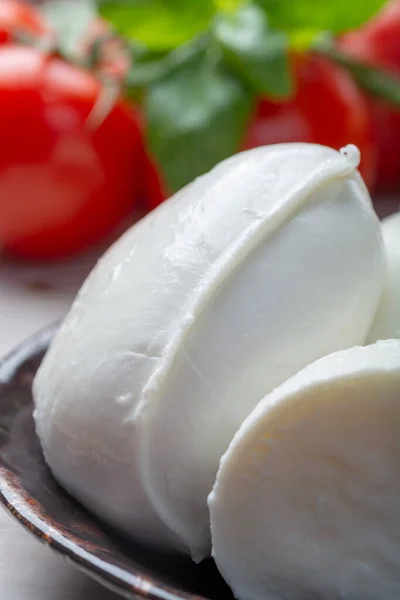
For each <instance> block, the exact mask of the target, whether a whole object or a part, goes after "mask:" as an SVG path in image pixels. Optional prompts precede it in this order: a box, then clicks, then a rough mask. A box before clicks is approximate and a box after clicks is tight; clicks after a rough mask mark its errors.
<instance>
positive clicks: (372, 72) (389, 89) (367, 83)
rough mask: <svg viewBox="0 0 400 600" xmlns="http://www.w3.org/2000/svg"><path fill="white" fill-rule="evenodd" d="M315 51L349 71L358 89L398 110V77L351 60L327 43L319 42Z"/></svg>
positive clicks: (399, 104)
mask: <svg viewBox="0 0 400 600" xmlns="http://www.w3.org/2000/svg"><path fill="white" fill-rule="evenodd" d="M315 50H316V51H317V52H319V53H320V54H323V55H324V56H327V57H329V58H330V59H331V60H333V61H335V62H336V63H338V64H340V65H341V66H342V67H344V68H345V69H347V70H348V71H350V73H351V74H352V76H353V78H354V79H355V80H356V81H357V83H358V84H359V85H360V87H362V88H364V89H365V90H366V91H368V92H369V93H370V94H371V95H373V96H376V97H377V98H382V99H384V100H387V101H388V102H390V103H391V104H393V105H394V106H396V107H398V108H400V77H399V76H398V75H395V74H394V73H390V72H389V71H385V70H382V69H378V68H376V67H372V66H370V65H367V64H365V63H363V62H361V61H359V60H356V59H353V58H351V57H349V56H347V54H345V53H343V52H341V51H340V50H338V49H336V48H335V47H334V45H333V43H331V42H329V41H325V42H321V43H320V44H319V45H318V46H316V48H315Z"/></svg>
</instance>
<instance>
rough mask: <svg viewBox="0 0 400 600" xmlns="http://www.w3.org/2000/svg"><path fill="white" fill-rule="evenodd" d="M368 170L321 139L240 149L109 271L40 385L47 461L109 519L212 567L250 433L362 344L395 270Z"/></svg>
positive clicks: (105, 267) (69, 323)
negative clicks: (300, 375) (213, 515)
mask: <svg viewBox="0 0 400 600" xmlns="http://www.w3.org/2000/svg"><path fill="white" fill-rule="evenodd" d="M358 160H359V157H358V152H357V149H356V148H354V147H351V146H350V147H347V148H346V149H344V151H343V152H341V153H339V152H336V151H334V150H332V149H329V148H325V147H322V146H317V145H311V144H282V145H277V146H269V147H264V148H257V149H255V150H251V151H248V152H245V153H242V154H239V155H236V156H235V157H233V158H231V159H228V160H227V161H225V162H223V163H221V164H220V165H218V166H217V167H216V168H215V169H213V170H212V171H211V172H210V173H208V174H206V175H205V176H203V177H201V178H199V179H198V180H196V181H195V182H193V183H192V184H190V185H189V186H187V187H186V188H185V189H183V190H182V191H181V192H179V193H178V194H176V195H175V196H174V197H173V198H171V199H170V200H169V201H167V202H165V203H164V204H163V205H161V206H160V207H159V208H158V209H157V210H156V211H154V212H153V213H151V214H150V215H148V216H147V217H146V218H145V219H143V220H142V221H141V222H139V223H138V224H137V225H135V226H134V227H133V228H132V229H131V230H129V231H128V232H127V233H126V234H125V235H124V236H123V237H122V238H121V239H120V240H119V241H118V242H117V243H116V244H115V245H114V246H113V247H111V249H110V250H109V251H108V252H107V253H106V254H105V256H104V257H103V258H102V259H101V260H100V262H99V264H98V265H97V267H96V268H95V269H94V271H93V272H92V274H91V275H90V276H89V278H88V279H87V281H86V283H85V284H84V286H83V288H82V290H81V291H80V293H79V294H78V297H77V299H76V301H75V303H74V305H73V307H72V309H71V311H70V313H69V315H68V316H67V318H66V320H65V322H64V324H63V326H62V327H61V330H60V331H59V333H58V335H57V336H56V338H55V340H54V342H53V343H52V345H51V347H50V350H49V352H48V354H47V356H46V357H45V359H44V361H43V364H42V366H41V368H40V370H39V372H38V374H37V377H36V379H35V382H34V398H35V404H36V410H35V419H36V426H37V431H38V434H39V437H40V439H41V442H42V445H43V449H44V452H45V456H46V459H47V461H48V464H49V465H50V467H51V469H52V471H53V473H54V474H55V476H56V478H57V479H58V480H59V481H60V482H61V484H62V485H64V486H65V487H66V489H67V490H68V491H69V492H70V493H71V494H72V495H74V496H75V497H76V498H78V499H79V500H80V501H81V502H82V503H84V504H85V505H86V506H87V507H88V508H89V509H90V510H92V511H93V512H95V513H96V514H97V515H98V516H99V517H100V518H102V519H104V520H106V521H107V522H108V523H109V524H111V525H112V526H114V527H116V528H118V529H120V530H122V531H124V532H125V534H126V535H129V536H131V537H133V538H135V539H138V540H140V541H143V542H145V543H149V544H152V545H155V546H157V547H160V548H163V549H170V550H177V551H183V552H190V553H191V554H192V556H193V558H194V559H195V560H200V559H201V558H203V557H204V556H206V555H208V554H209V552H210V531H209V513H208V508H207V496H208V494H209V492H210V490H211V489H212V486H213V484H214V480H215V475H216V472H217V469H218V464H219V460H220V457H221V456H222V454H223V453H224V452H225V450H226V449H227V447H228V445H229V443H230V441H231V439H232V437H233V435H234V433H235V432H236V430H237V429H238V427H239V426H240V425H241V423H242V421H243V420H244V419H245V418H246V417H247V415H248V414H249V413H250V412H251V411H252V410H253V409H254V407H255V406H256V404H257V403H258V402H259V401H260V399H261V398H263V397H264V396H265V394H267V393H269V392H270V391H271V390H272V389H273V388H274V387H276V386H278V385H280V384H281V383H282V382H284V381H285V380H286V379H287V378H288V377H290V376H291V375H293V374H294V373H296V372H297V371H298V370H299V369H301V368H303V367H304V366H306V365H307V364H309V363H310V362H312V361H314V360H315V359H317V358H319V357H321V356H323V355H325V354H328V353H331V352H333V351H335V350H338V349H342V348H346V347H350V346H354V345H357V344H362V343H364V341H365V338H366V335H367V333H368V330H369V328H370V326H371V322H372V319H373V316H374V314H375V311H376V307H377V305H378V301H379V299H380V296H381V293H382V287H383V281H384V276H385V268H386V267H385V257H384V253H383V246H382V239H381V234H380V227H379V222H378V219H377V217H376V215H375V213H374V211H373V209H372V206H371V202H370V199H369V196H368V193H367V191H366V188H365V186H364V184H363V182H362V180H361V177H360V176H359V174H358V172H357V165H358Z"/></svg>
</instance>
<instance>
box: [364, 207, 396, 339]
mask: <svg viewBox="0 0 400 600" xmlns="http://www.w3.org/2000/svg"><path fill="white" fill-rule="evenodd" d="M382 235H383V242H384V244H385V250H386V255H387V262H388V274H387V281H386V285H385V289H384V292H383V296H382V300H381V302H380V304H379V308H378V311H377V314H376V317H375V320H374V323H373V325H372V328H371V331H370V334H369V338H368V339H369V341H370V342H371V343H372V342H375V341H376V340H386V339H388V338H400V213H396V214H395V215H392V216H391V217H388V218H387V219H384V220H383V222H382Z"/></svg>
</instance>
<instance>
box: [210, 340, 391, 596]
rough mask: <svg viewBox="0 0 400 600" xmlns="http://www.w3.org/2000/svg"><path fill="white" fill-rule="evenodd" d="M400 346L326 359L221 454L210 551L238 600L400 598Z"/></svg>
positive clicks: (266, 402) (271, 402) (288, 385)
mask: <svg viewBox="0 0 400 600" xmlns="http://www.w3.org/2000/svg"><path fill="white" fill-rule="evenodd" d="M399 388H400V340H386V341H380V342H377V343H376V344H373V345H370V346H366V347H358V348H350V349H348V350H343V351H340V352H336V353H334V354H331V355H330V356H325V357H324V358H322V359H320V360H318V361H316V362H315V363H313V364H311V365H309V366H308V367H307V368H306V369H304V370H303V371H301V372H299V373H297V374H296V375H295V376H294V377H292V378H291V379H289V380H287V381H286V382H285V383H284V384H283V385H281V386H280V387H279V388H276V389H275V390H274V391H273V392H272V393H271V394H269V395H268V396H266V397H265V398H264V399H263V400H262V401H261V402H260V403H259V404H258V406H257V407H256V409H255V410H254V411H253V412H252V413H251V415H250V416H249V417H248V418H247V419H246V421H245V422H244V423H243V424H242V426H241V427H240V429H239V431H238V432H237V433H236V435H235V437H234V439H233V440H232V442H231V444H230V446H229V449H228V451H227V452H226V454H225V455H224V456H223V458H222V459H221V463H220V468H219V471H218V476H217V480H216V484H215V486H214V489H213V492H212V493H211V495H210V497H209V507H210V514H211V532H212V540H213V556H214V558H215V561H216V563H217V565H218V567H219V569H220V572H221V574H222V576H223V577H224V578H225V580H226V581H227V583H228V584H229V585H230V586H231V588H232V591H233V593H234V595H235V597H236V598H240V600H265V599H267V598H268V600H283V599H285V600H306V599H309V598H327V599H328V598H329V599H333V598H335V599H337V600H338V599H339V598H340V599H341V600H361V599H362V600H377V599H378V598H379V599H382V600H383V599H384V600H398V599H399V597H400V522H399V519H398V505H399V500H400V473H399V469H398V463H399V456H400V438H399V423H400V421H399V418H400V404H399Z"/></svg>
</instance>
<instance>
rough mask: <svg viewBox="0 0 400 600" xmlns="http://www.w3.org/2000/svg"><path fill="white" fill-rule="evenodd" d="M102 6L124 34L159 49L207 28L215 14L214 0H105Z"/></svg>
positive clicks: (169, 48) (101, 8)
mask: <svg viewBox="0 0 400 600" xmlns="http://www.w3.org/2000/svg"><path fill="white" fill-rule="evenodd" d="M99 9H100V12H101V14H102V15H103V17H104V18H105V19H107V20H108V21H110V22H111V23H112V24H113V25H114V27H115V28H116V30H117V31H118V32H119V33H120V34H121V35H123V36H125V37H126V38H127V39H130V40H133V41H136V42H141V43H143V44H145V45H146V46H147V47H148V48H151V49H154V50H160V51H162V50H165V51H166V50H171V49H172V48H175V47H177V46H179V45H180V44H183V43H185V42H188V41H189V40H191V39H192V38H193V37H195V36H196V35H197V34H198V33H200V32H202V31H205V30H206V29H207V27H208V26H209V24H210V21H211V19H212V18H213V16H214V14H215V7H214V4H213V2H212V0H200V1H196V2H193V1H189V0H125V1H123V0H103V1H100V3H99Z"/></svg>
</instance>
